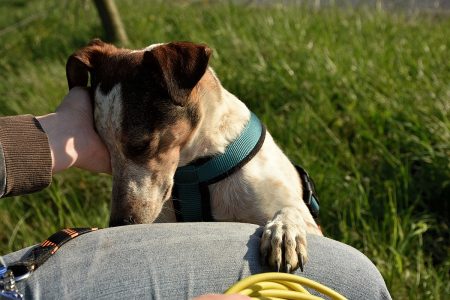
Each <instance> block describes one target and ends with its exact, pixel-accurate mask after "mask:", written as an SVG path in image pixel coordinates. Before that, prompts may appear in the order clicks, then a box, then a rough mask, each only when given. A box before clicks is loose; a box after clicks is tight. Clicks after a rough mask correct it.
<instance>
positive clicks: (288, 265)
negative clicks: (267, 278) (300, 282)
mask: <svg viewBox="0 0 450 300" xmlns="http://www.w3.org/2000/svg"><path fill="white" fill-rule="evenodd" d="M291 270H292V267H291V264H287V265H286V273H291Z"/></svg>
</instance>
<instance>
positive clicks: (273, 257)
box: [260, 208, 308, 273]
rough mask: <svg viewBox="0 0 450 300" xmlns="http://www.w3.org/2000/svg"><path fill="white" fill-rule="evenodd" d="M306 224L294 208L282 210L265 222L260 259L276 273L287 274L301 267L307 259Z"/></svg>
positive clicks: (301, 268)
mask: <svg viewBox="0 0 450 300" xmlns="http://www.w3.org/2000/svg"><path fill="white" fill-rule="evenodd" d="M305 228H306V224H305V222H304V221H303V218H302V216H301V215H298V214H297V213H296V209H295V208H283V209H282V210H280V211H278V212H277V213H276V214H275V217H274V218H273V220H271V221H269V222H267V224H266V226H265V227H264V233H263V235H262V238H261V246H260V251H261V257H262V260H263V261H264V262H265V263H268V264H269V266H271V267H273V268H276V270H277V272H280V271H286V272H288V273H290V272H292V271H294V270H296V269H297V268H299V267H300V270H302V271H303V266H304V264H305V263H306V261H307V259H308V254H307V252H306V230H305Z"/></svg>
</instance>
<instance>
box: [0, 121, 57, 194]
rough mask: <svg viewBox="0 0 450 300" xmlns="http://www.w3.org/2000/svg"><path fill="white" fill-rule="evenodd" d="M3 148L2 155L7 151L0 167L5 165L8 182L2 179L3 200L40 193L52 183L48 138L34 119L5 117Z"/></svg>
mask: <svg viewBox="0 0 450 300" xmlns="http://www.w3.org/2000/svg"><path fill="white" fill-rule="evenodd" d="M0 144H1V146H0V151H1V150H2V149H3V161H2V162H0V167H1V163H4V174H3V175H4V176H3V177H4V179H3V180H2V178H0V196H1V197H5V196H15V195H21V194H27V193H32V192H36V191H39V190H41V189H43V188H45V187H47V186H48V185H49V184H50V183H51V180H52V158H51V153H50V146H49V142H48V138H47V135H46V134H45V132H44V130H43V129H42V127H41V125H40V124H39V122H38V120H37V119H36V118H34V116H32V115H21V116H13V117H1V118H0ZM1 156H2V155H0V158H2V157H1ZM0 175H1V172H0ZM0 177H1V176H0Z"/></svg>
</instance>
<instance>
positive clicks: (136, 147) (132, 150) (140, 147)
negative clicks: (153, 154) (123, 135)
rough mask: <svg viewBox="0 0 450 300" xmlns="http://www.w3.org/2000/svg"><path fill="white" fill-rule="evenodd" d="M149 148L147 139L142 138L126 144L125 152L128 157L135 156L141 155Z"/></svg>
mask: <svg viewBox="0 0 450 300" xmlns="http://www.w3.org/2000/svg"><path fill="white" fill-rule="evenodd" d="M148 149H149V141H148V140H143V141H139V142H133V143H130V144H128V146H127V152H128V155H129V156H130V157H136V156H140V155H143V154H145V153H146V152H147V150H148Z"/></svg>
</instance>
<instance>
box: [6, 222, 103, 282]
mask: <svg viewBox="0 0 450 300" xmlns="http://www.w3.org/2000/svg"><path fill="white" fill-rule="evenodd" d="M96 230H98V228H66V229H63V230H61V231H58V232H57V233H55V234H53V235H52V236H50V237H49V238H48V239H46V240H45V241H43V242H42V243H41V244H39V245H37V246H35V247H34V248H33V249H31V251H30V252H29V253H28V254H27V255H26V256H25V257H24V258H22V259H21V260H20V261H17V262H14V263H12V264H10V265H8V266H7V268H8V270H10V271H12V273H13V274H14V277H15V279H16V281H20V280H21V279H24V276H26V277H28V276H29V274H30V273H31V272H33V271H35V270H36V269H37V268H39V267H40V266H41V265H42V264H43V263H44V262H46V261H47V259H49V257H50V256H52V255H53V254H55V253H56V251H58V249H59V248H61V246H62V245H64V244H65V243H67V242H68V241H70V240H72V239H74V238H76V237H78V236H80V235H82V234H86V233H89V232H92V231H96Z"/></svg>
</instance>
